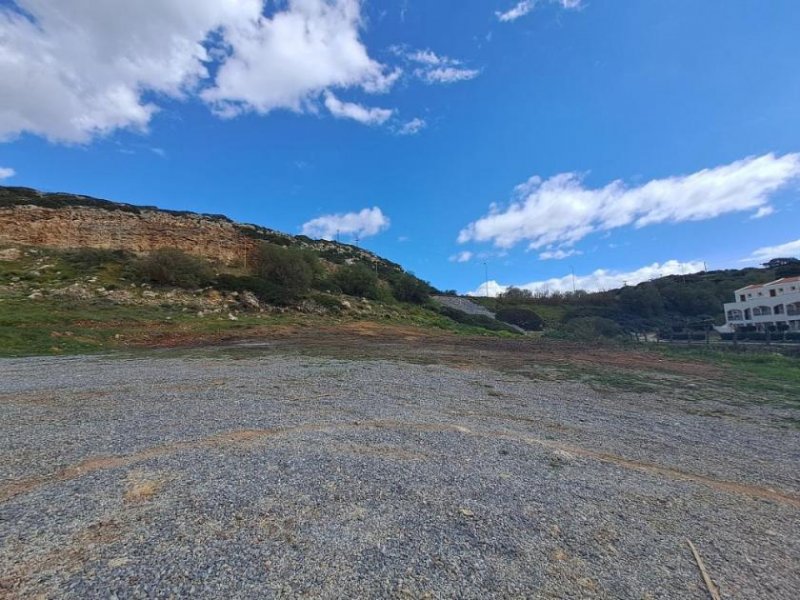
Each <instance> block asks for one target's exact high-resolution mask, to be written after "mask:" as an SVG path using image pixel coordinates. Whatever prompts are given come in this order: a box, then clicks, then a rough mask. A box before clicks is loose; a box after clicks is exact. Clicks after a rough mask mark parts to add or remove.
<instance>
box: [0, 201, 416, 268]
mask: <svg viewBox="0 0 800 600" xmlns="http://www.w3.org/2000/svg"><path fill="white" fill-rule="evenodd" d="M262 242H268V243H271V244H277V245H280V246H284V247H293V248H300V249H308V250H312V251H313V252H315V253H316V254H317V255H318V256H319V257H320V258H322V259H324V260H325V261H328V262H331V263H334V264H344V263H345V262H348V261H350V262H352V261H357V262H362V263H364V264H367V265H368V266H370V268H372V269H374V270H376V272H378V273H379V274H380V275H382V276H388V275H391V274H392V273H401V272H402V271H403V269H402V267H401V266H400V265H398V264H396V263H393V262H391V261H388V260H386V259H384V258H381V257H379V256H377V255H375V254H373V253H372V252H369V251H367V250H364V249H361V248H358V247H356V246H352V245H349V244H342V243H338V242H333V241H327V240H312V239H311V238H308V237H306V236H293V235H289V234H286V233H282V232H280V231H275V230H272V229H268V228H266V227H262V226H259V225H252V224H245V223H236V222H234V221H232V220H231V219H229V218H228V217H225V216H223V215H209V214H200V213H193V212H187V211H175V210H165V209H161V208H156V207H153V206H138V205H133V204H124V203H120V202H111V201H109V200H102V199H99V198H92V197H90V196H82V195H77V194H66V193H47V192H40V191H38V190H34V189H31V188H24V187H4V186H0V244H5V245H11V244H19V245H23V246H35V247H47V248H60V249H74V248H97V249H113V250H127V251H129V252H135V253H142V252H150V251H152V250H157V249H158V248H178V249H180V250H183V251H184V252H187V253H190V254H193V255H197V256H200V257H203V258H206V259H208V260H211V261H215V262H216V261H219V262H222V263H225V264H228V265H236V264H241V265H245V264H246V263H247V262H248V260H251V258H252V255H253V253H254V252H255V251H256V249H257V247H258V244H260V243H262Z"/></svg>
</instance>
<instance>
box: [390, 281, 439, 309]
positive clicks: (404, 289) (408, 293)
mask: <svg viewBox="0 0 800 600" xmlns="http://www.w3.org/2000/svg"><path fill="white" fill-rule="evenodd" d="M389 285H390V286H391V289H392V296H394V297H395V299H397V300H399V301H400V302H409V303H411V304H425V303H426V302H427V301H428V300H429V299H430V297H431V293H430V286H429V285H428V284H427V283H425V282H424V281H422V280H420V279H417V278H416V277H414V276H413V275H411V274H409V273H400V274H398V275H395V276H394V277H392V279H391V280H390V282H389Z"/></svg>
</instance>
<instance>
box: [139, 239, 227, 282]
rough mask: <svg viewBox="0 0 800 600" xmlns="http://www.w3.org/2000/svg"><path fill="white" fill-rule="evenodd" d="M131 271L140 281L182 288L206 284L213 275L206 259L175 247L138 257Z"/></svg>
mask: <svg viewBox="0 0 800 600" xmlns="http://www.w3.org/2000/svg"><path fill="white" fill-rule="evenodd" d="M133 272H134V274H135V275H136V276H137V277H138V278H139V279H140V280H142V281H146V282H149V283H155V284H158V285H172V286H176V287H182V288H196V287H200V286H203V285H206V284H207V283H209V282H210V281H211V279H212V276H213V273H212V270H211V266H210V265H209V264H208V262H207V261H205V260H203V259H202V258H198V257H196V256H191V255H189V254H186V253H185V252H183V251H181V250H177V249H175V248H161V249H159V250H155V251H153V252H151V253H150V254H148V255H147V256H144V257H142V258H140V259H138V260H137V261H135V262H134V264H133Z"/></svg>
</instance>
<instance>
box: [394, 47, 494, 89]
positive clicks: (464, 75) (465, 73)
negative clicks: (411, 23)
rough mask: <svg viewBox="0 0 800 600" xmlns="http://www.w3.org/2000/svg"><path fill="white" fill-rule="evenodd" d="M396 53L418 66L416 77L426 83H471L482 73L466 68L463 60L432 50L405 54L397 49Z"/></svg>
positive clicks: (415, 69)
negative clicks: (470, 81)
mask: <svg viewBox="0 0 800 600" xmlns="http://www.w3.org/2000/svg"><path fill="white" fill-rule="evenodd" d="M395 51H396V53H397V54H400V55H401V56H403V57H404V58H405V59H406V60H407V61H409V62H410V63H412V64H413V65H416V66H414V67H413V73H414V75H415V76H416V77H418V78H419V79H421V80H422V81H425V82H426V83H430V84H436V83H455V82H457V81H469V80H470V79H475V78H476V77H477V76H478V75H480V73H481V72H480V71H479V70H477V69H470V68H467V67H465V66H464V62H463V61H461V60H458V59H455V58H450V57H449V56H442V55H439V54H436V53H435V52H433V51H432V50H416V51H413V52H404V51H403V50H402V49H398V48H395Z"/></svg>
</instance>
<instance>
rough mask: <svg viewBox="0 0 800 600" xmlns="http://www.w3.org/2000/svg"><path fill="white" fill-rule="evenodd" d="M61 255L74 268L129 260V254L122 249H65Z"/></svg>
mask: <svg viewBox="0 0 800 600" xmlns="http://www.w3.org/2000/svg"><path fill="white" fill-rule="evenodd" d="M61 256H62V257H63V259H64V260H65V261H66V262H67V263H69V264H70V265H72V266H73V267H75V268H78V269H81V270H85V271H88V270H91V269H97V268H98V267H102V266H103V265H106V264H109V263H115V264H122V263H124V262H126V261H128V260H130V257H131V255H130V254H128V253H127V252H125V251H124V250H107V249H104V248H76V249H75V250H65V251H64V252H63V253H62V254H61Z"/></svg>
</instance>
